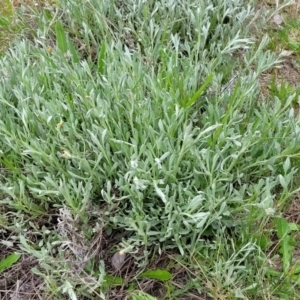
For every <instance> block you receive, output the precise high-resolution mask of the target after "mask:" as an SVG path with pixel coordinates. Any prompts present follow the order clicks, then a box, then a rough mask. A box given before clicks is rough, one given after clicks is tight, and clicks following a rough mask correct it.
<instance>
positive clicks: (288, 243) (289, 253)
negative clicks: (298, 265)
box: [280, 236, 295, 273]
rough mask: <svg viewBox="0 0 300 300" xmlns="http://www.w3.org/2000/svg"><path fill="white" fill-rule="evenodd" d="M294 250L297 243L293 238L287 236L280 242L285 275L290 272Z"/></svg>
mask: <svg viewBox="0 0 300 300" xmlns="http://www.w3.org/2000/svg"><path fill="white" fill-rule="evenodd" d="M294 249H295V241H294V239H293V238H292V237H291V236H286V237H285V238H284V239H283V240H282V241H281V242H280V253H281V254H282V267H283V271H284V272H285V273H287V272H289V269H290V266H291V262H292V258H293V250H294Z"/></svg>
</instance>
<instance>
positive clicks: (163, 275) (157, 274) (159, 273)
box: [138, 269, 172, 281]
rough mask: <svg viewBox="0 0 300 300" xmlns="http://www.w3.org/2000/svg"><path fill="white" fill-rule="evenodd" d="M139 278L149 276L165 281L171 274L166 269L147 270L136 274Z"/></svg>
mask: <svg viewBox="0 0 300 300" xmlns="http://www.w3.org/2000/svg"><path fill="white" fill-rule="evenodd" d="M138 277H139V278H150V279H158V280H162V281H166V280H169V279H171V278H172V274H171V273H170V272H168V271H166V270H160V269H157V270H149V271H146V272H144V273H142V274H140V275H139V276H138Z"/></svg>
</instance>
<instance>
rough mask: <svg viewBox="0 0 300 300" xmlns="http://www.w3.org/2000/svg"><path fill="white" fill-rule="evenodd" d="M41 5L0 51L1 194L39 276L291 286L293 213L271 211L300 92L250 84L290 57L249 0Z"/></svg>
mask: <svg viewBox="0 0 300 300" xmlns="http://www.w3.org/2000/svg"><path fill="white" fill-rule="evenodd" d="M33 12H35V13H37V14H38V17H36V18H33V20H35V26H36V31H35V32H34V34H33V35H32V36H30V39H22V40H19V41H16V42H15V43H14V44H13V45H12V46H11V48H10V51H9V52H7V53H6V54H5V55H4V56H3V57H2V59H1V60H0V83H1V84H0V140H1V142H2V148H1V149H0V167H1V171H0V205H1V206H2V207H4V215H5V217H4V220H3V222H2V221H1V222H2V224H3V225H4V226H3V230H2V231H1V234H2V236H1V239H2V240H3V241H4V240H5V245H6V247H7V249H8V251H12V252H15V251H16V249H17V250H18V253H19V252H20V253H23V255H25V254H26V255H30V256H31V257H33V258H34V259H35V261H37V262H38V265H36V266H34V267H32V270H31V271H32V273H33V274H34V275H37V276H39V278H42V279H43V282H44V284H43V285H41V284H40V283H39V284H40V285H39V293H41V292H44V293H45V295H46V296H47V297H50V298H51V299H63V298H64V297H67V298H70V299H115V298H116V297H117V296H118V297H120V298H122V299H126V297H127V298H129V299H155V298H156V299H192V298H193V297H195V298H196V297H198V299H199V297H206V298H207V299H210V297H212V298H213V299H260V298H261V299H276V297H281V296H282V295H283V294H284V293H285V292H286V294H287V295H288V296H289V297H290V299H292V297H297V295H298V293H299V282H298V281H297V280H296V277H295V276H297V274H298V269H297V268H298V262H295V260H293V259H292V256H293V255H292V254H293V253H294V251H295V249H296V248H295V245H294V244H295V236H294V233H295V232H297V231H298V230H299V228H298V225H297V224H294V223H292V222H287V221H286V223H285V219H284V218H283V217H282V216H281V213H282V210H283V209H284V208H285V207H287V206H288V203H289V202H290V201H291V199H292V196H293V195H294V194H296V192H297V191H298V190H299V186H297V184H295V178H296V176H297V172H298V166H297V164H293V163H291V162H293V160H297V159H298V156H299V150H300V146H299V143H298V139H299V132H300V130H299V122H300V119H299V115H297V114H296V115H295V114H292V113H291V109H292V107H293V106H294V105H295V103H298V102H299V99H297V97H296V96H294V93H290V89H289V87H286V86H283V87H282V88H281V89H278V88H277V87H276V88H277V89H276V88H275V86H271V91H272V93H273V96H274V99H273V101H272V102H271V101H259V96H260V91H259V77H260V75H261V74H262V73H263V72H266V71H268V70H270V69H272V68H273V67H275V66H280V65H281V64H282V60H281V59H279V58H278V57H277V56H276V55H275V54H274V53H273V52H272V51H270V50H267V49H266V48H267V47H268V45H270V44H269V41H268V39H266V38H264V39H262V40H261V42H260V43H259V44H255V43H254V39H253V38H252V37H251V36H250V27H248V26H247V24H249V21H250V20H251V18H253V16H254V9H253V8H252V7H251V6H250V5H249V4H248V2H247V1H243V0H238V1H235V2H234V3H233V2H232V1H223V2H222V3H220V2H219V1H213V0H205V1H202V2H201V1H200V3H199V1H195V0H189V1H169V2H166V3H165V2H163V1H154V0H153V1H147V2H145V1H133V0H132V1H126V2H123V1H117V0H115V1H98V0H97V1H96V0H91V1H88V2H86V3H85V5H83V4H82V1H79V0H68V1H64V0H62V1H59V2H58V3H56V4H55V5H49V6H47V7H45V8H44V9H43V10H41V11H40V12H39V11H35V10H33ZM241 28H243V30H241ZM237 57H238V59H237ZM275 96H276V97H275ZM291 224H292V225H291ZM275 254H276V255H279V257H280V264H281V267H282V269H281V270H279V271H278V270H275V269H274V268H273V266H272V260H273V258H274V255H275ZM0 259H4V258H3V257H0ZM272 272H273V273H272ZM275 272H276V274H275ZM278 272H279V273H278ZM270 273H272V274H270ZM274 274H275V275H276V276H275V275H274ZM179 275H180V276H179ZM281 279H284V284H282V285H281V286H280V284H279V281H280V280H281ZM280 282H281V281H280ZM279 287H280V288H279ZM5 296H7V297H8V296H11V294H10V295H9V293H7V294H6V295H5ZM154 297H155V298H154ZM196 299H197V298H196Z"/></svg>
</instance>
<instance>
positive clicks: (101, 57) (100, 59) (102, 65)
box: [98, 42, 106, 75]
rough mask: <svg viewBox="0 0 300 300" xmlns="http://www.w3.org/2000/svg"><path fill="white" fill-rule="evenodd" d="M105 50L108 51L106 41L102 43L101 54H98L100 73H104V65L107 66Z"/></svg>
mask: <svg viewBox="0 0 300 300" xmlns="http://www.w3.org/2000/svg"><path fill="white" fill-rule="evenodd" d="M105 52H106V45H105V42H103V43H102V46H101V49H100V52H99V55H98V72H99V74H101V75H103V73H104V66H105V61H104V59H105Z"/></svg>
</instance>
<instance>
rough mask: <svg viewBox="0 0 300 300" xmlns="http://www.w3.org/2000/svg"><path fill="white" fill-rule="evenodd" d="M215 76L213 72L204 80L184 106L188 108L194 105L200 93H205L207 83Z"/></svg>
mask: <svg viewBox="0 0 300 300" xmlns="http://www.w3.org/2000/svg"><path fill="white" fill-rule="evenodd" d="M213 77H214V74H213V73H211V74H210V75H209V76H208V77H207V78H206V79H205V81H204V83H203V84H202V85H201V87H200V88H199V89H198V91H197V92H196V93H195V94H194V95H193V96H192V97H191V98H190V99H189V100H188V101H187V102H186V103H183V106H184V108H188V107H190V106H192V105H193V104H194V103H195V102H196V100H197V99H198V98H199V97H200V95H201V94H202V93H203V91H204V90H205V88H206V87H207V85H208V84H209V83H210V82H211V81H212V79H213Z"/></svg>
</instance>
